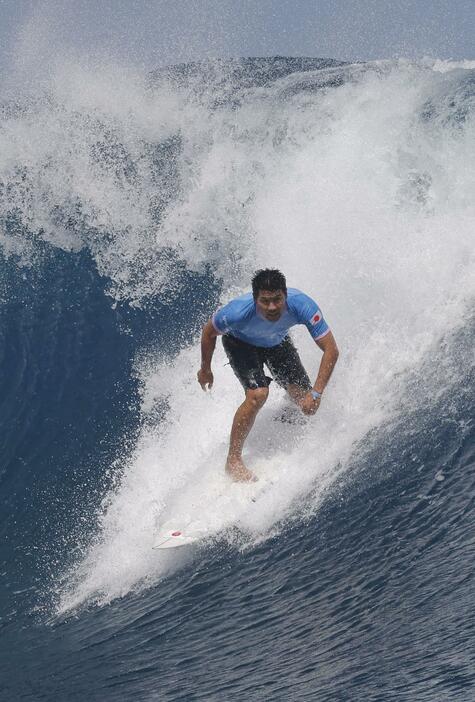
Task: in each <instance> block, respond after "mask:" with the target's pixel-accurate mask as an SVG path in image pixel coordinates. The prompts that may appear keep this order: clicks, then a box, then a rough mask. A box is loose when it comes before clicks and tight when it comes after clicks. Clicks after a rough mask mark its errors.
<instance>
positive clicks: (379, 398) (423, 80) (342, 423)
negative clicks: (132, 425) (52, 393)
mask: <svg viewBox="0 0 475 702" xmlns="http://www.w3.org/2000/svg"><path fill="white" fill-rule="evenodd" d="M463 69H464V70H463ZM470 69H471V66H470V65H468V64H465V65H464V66H459V65H454V66H449V65H448V64H446V63H444V65H443V66H442V64H440V63H437V62H436V63H435V64H430V63H429V62H427V61H426V62H421V63H420V64H415V63H414V62H399V63H388V62H382V63H375V64H373V65H371V66H367V67H362V66H355V67H353V68H351V67H350V68H346V69H345V71H344V72H345V75H346V76H347V78H349V79H348V80H346V82H344V84H342V85H340V86H339V87H326V88H323V89H320V90H310V89H309V86H310V85H311V83H312V80H313V81H314V82H315V83H316V74H304V75H300V76H295V75H294V76H290V77H288V78H284V79H281V80H280V81H279V82H278V83H277V84H275V85H274V86H271V87H268V88H259V89H255V90H248V91H247V92H246V93H245V94H243V95H242V96H240V99H241V103H240V105H238V106H236V105H235V104H233V105H232V106H231V105H228V106H226V104H224V105H221V106H220V107H219V108H213V109H212V108H211V107H210V104H211V102H212V101H213V99H214V98H215V97H216V95H215V94H213V95H210V94H206V93H201V94H197V93H193V92H192V91H189V90H188V89H185V88H184V87H182V88H177V87H176V86H175V87H173V86H172V85H171V84H167V83H166V82H165V83H162V84H161V85H160V87H157V89H155V90H151V89H149V88H148V87H147V86H146V85H145V81H143V79H141V78H140V76H137V75H136V74H134V73H133V72H131V71H123V70H122V69H119V68H117V67H114V66H110V65H109V66H107V67H105V68H104V67H102V68H101V70H98V69H97V68H96V70H94V71H90V70H88V68H87V66H86V67H85V66H84V65H83V66H78V65H76V64H75V65H73V64H64V65H63V66H62V67H61V69H60V70H57V71H56V73H54V75H53V76H52V78H51V83H50V86H49V91H50V93H49V98H48V99H46V98H41V99H37V100H35V101H33V100H32V99H30V102H29V107H28V109H27V110H26V111H22V110H15V109H13V108H12V112H11V113H10V115H9V116H8V117H5V119H4V120H3V122H2V128H1V130H0V154H1V157H0V179H1V180H2V181H3V182H4V183H10V190H9V200H8V202H7V201H6V200H5V197H4V199H3V201H2V203H1V204H2V211H3V214H5V213H6V212H7V209H8V207H10V211H11V213H13V214H14V215H15V217H16V218H17V220H18V221H19V222H20V223H21V224H22V225H24V226H25V227H28V228H29V230H30V232H33V234H35V236H36V239H35V237H33V238H32V237H31V236H23V234H22V230H21V229H18V228H17V230H16V231H15V232H12V230H11V229H10V230H8V229H7V228H6V227H4V228H3V233H2V235H1V243H2V245H3V247H4V250H5V251H6V252H8V253H14V254H15V255H17V256H20V257H22V259H23V262H24V263H28V262H31V260H32V253H33V252H34V249H35V241H37V240H38V238H43V239H45V240H47V241H48V242H50V243H51V244H53V245H54V246H59V247H61V248H66V249H70V250H73V251H74V250H77V249H78V248H81V247H88V248H89V250H90V251H91V253H92V255H93V256H94V258H95V261H96V264H97V267H98V270H99V271H100V273H101V274H103V275H106V276H107V277H108V278H109V280H110V286H111V293H112V294H114V295H115V296H116V297H125V298H129V299H133V300H135V301H136V302H137V303H138V304H140V302H141V301H142V300H143V299H145V298H147V296H149V295H150V294H154V295H156V294H162V295H163V296H166V293H167V290H169V289H170V287H171V286H173V284H174V279H173V275H171V273H172V270H171V269H170V264H169V263H164V261H163V258H160V256H157V253H159V252H160V251H161V250H162V248H163V247H164V246H165V247H168V248H169V249H171V250H172V251H173V252H175V254H176V256H178V257H179V258H181V259H182V260H183V261H184V262H185V263H186V265H187V267H188V268H189V269H192V270H200V269H201V268H202V267H203V266H204V265H208V264H209V265H210V266H211V268H212V270H213V271H214V272H215V274H216V275H217V276H218V277H220V278H222V280H223V287H224V293H223V296H224V297H229V295H230V294H231V291H233V292H234V291H236V289H239V288H243V289H244V288H245V286H247V285H248V281H249V277H250V275H251V274H252V272H253V270H255V269H256V268H257V267H260V266H276V267H280V268H281V269H282V270H283V271H284V272H285V274H286V276H287V279H288V283H289V285H291V286H295V287H299V288H301V289H303V290H304V291H305V292H307V293H308V294H310V295H312V296H314V297H315V298H316V299H317V300H318V302H319V303H320V305H321V306H322V309H323V311H324V314H325V316H326V317H327V319H328V321H329V323H330V325H331V327H332V329H333V331H334V334H335V337H336V339H337V341H338V344H339V346H340V349H341V358H340V361H339V363H338V367H337V369H336V371H335V375H334V378H333V379H332V381H331V384H330V386H329V388H328V390H327V392H326V393H325V398H324V401H323V403H322V406H321V409H320V411H319V412H318V414H317V416H316V417H315V418H313V419H312V420H311V421H310V422H309V424H308V425H307V428H306V429H302V430H301V429H298V430H296V433H294V431H292V430H291V429H289V427H286V426H285V425H281V424H279V423H277V422H275V421H274V420H273V417H274V415H276V414H278V412H279V407H280V406H281V404H282V402H283V397H282V393H281V392H280V391H279V390H278V389H277V388H274V387H273V388H272V391H271V396H270V399H269V401H268V404H267V406H266V407H265V408H264V410H263V411H262V413H261V414H260V416H259V417H258V420H257V422H256V426H255V428H254V430H253V433H252V435H251V437H250V439H249V442H248V444H247V447H246V452H247V453H246V456H247V461H248V464H249V466H250V467H251V468H253V469H254V470H255V471H256V473H258V474H259V475H260V476H261V478H262V480H261V484H262V485H264V484H265V485H264V487H263V488H262V490H261V491H260V492H259V489H258V488H253V489H255V490H257V494H256V495H255V501H252V499H251V497H252V495H250V494H249V491H250V490H251V488H248V487H245V486H232V485H228V484H227V483H226V481H225V479H224V476H223V463H224V459H225V454H226V447H227V440H228V433H229V427H230V424H231V420H232V416H233V413H234V411H235V408H236V406H237V405H238V403H239V402H240V398H241V389H240V386H239V384H238V383H237V381H236V380H235V378H234V377H233V374H232V372H231V370H230V368H229V367H228V366H225V365H224V364H225V360H226V359H225V357H224V354H223V352H222V350H221V348H220V345H219V344H218V350H217V353H216V357H215V362H214V370H215V376H216V380H215V387H214V389H213V392H212V393H211V395H206V394H204V393H203V392H202V391H201V389H200V388H199V386H198V384H197V382H196V375H195V374H196V370H197V366H198V362H199V348H198V344H197V343H193V344H192V346H191V347H190V348H186V349H184V350H183V351H182V352H181V353H180V354H179V355H178V357H177V358H175V359H174V361H173V363H172V364H170V363H165V362H163V363H159V362H157V361H155V360H154V359H153V358H149V359H147V361H141V362H140V363H139V369H138V370H139V372H140V374H141V377H142V385H143V413H144V416H147V415H149V414H150V415H151V416H153V412H151V410H153V407H154V406H155V405H156V403H159V402H160V401H162V400H166V402H167V404H168V406H169V410H168V413H167V415H166V418H165V421H163V422H161V423H158V424H157V425H154V424H153V422H150V421H148V422H146V423H145V425H144V426H145V427H146V428H144V430H143V432H142V435H141V437H140V439H139V441H138V444H137V446H136V448H135V450H134V451H133V452H132V454H131V455H130V456H128V457H127V460H126V461H125V467H124V472H123V478H122V481H121V483H120V487H119V488H118V489H116V490H114V491H113V492H111V494H110V495H108V496H107V498H106V500H105V503H104V508H103V513H102V516H101V519H100V529H99V533H98V534H97V535H96V538H95V539H94V540H93V542H92V543H91V545H90V547H89V549H87V551H86V553H85V555H84V558H83V560H82V561H81V563H79V565H78V566H77V568H76V569H75V571H74V572H73V573H71V574H70V575H69V576H68V579H67V583H66V586H65V589H64V591H63V592H62V594H61V605H60V611H63V612H64V611H67V610H69V609H71V608H72V607H75V606H77V605H79V604H81V603H83V602H85V601H88V600H90V599H91V598H92V599H95V600H96V601H98V602H107V601H110V600H111V599H112V598H114V597H118V596H121V595H123V594H125V593H127V592H130V591H131V590H133V589H136V588H138V587H142V586H143V585H144V584H145V585H150V584H153V583H156V582H157V581H159V580H160V578H162V577H164V576H165V575H166V574H167V573H168V572H170V570H172V571H173V570H175V569H176V568H177V567H179V566H180V565H183V563H185V562H186V561H187V559H188V558H190V557H191V555H190V554H189V553H187V552H186V551H185V552H184V551H181V552H179V551H173V552H171V553H166V554H163V553H161V552H156V551H153V550H152V544H153V540H154V534H155V531H156V528H157V526H158V525H159V524H160V523H163V521H165V520H167V519H169V518H170V517H172V516H173V515H177V514H178V515H180V518H182V519H183V520H185V519H192V520H194V519H200V520H202V519H204V520H205V521H207V526H208V527H209V529H210V532H211V533H213V534H214V535H215V536H217V537H218V538H224V539H226V538H228V539H233V540H234V542H235V540H236V533H240V534H241V535H242V543H243V544H247V545H249V544H252V543H255V542H256V541H260V540H262V539H265V538H267V536H269V535H270V534H272V533H274V532H275V530H276V529H278V528H279V524H281V522H282V520H283V519H285V517H287V516H289V515H295V514H296V513H298V511H299V505H300V501H301V499H302V497H304V496H305V495H307V494H308V493H309V491H310V489H311V488H312V487H315V485H318V486H319V490H317V492H316V495H317V497H316V500H317V502H318V500H319V499H321V495H322V494H323V491H324V490H325V488H326V487H327V486H328V485H329V484H330V483H331V481H332V480H333V479H334V477H335V475H336V473H337V472H338V471H342V470H345V468H346V466H347V465H348V464H349V461H350V458H351V455H352V451H353V449H354V446H355V444H356V443H357V442H359V441H361V440H362V439H363V438H364V437H365V436H366V435H367V433H368V432H369V431H370V430H371V429H373V428H374V427H377V426H378V425H379V424H380V423H382V422H384V421H386V420H387V419H388V418H389V417H390V416H391V413H392V412H394V408H395V406H396V402H395V401H396V400H397V398H398V394H399V392H400V391H401V389H402V388H403V386H404V374H405V372H406V371H408V370H413V369H414V368H417V367H418V365H419V364H420V363H421V362H422V361H423V359H424V358H425V357H426V356H427V354H428V353H430V352H431V349H433V347H434V344H435V343H436V342H437V340H438V339H439V338H440V337H441V336H442V335H444V334H450V333H451V332H452V331H453V330H455V329H456V328H457V327H458V326H459V325H461V324H463V319H464V313H465V311H466V309H467V306H468V305H469V304H470V303H471V301H472V300H473V296H474V279H475V276H474V275H473V230H474V222H475V203H474V199H473V192H475V173H474V169H473V163H474V157H475V154H474V148H475V122H474V119H473V95H472V96H470V95H469V94H468V92H467V90H468V84H467V83H466V82H465V77H466V76H467V75H469V73H470ZM338 71H339V69H329V71H328V72H327V73H328V77H330V76H333V77H337V76H338ZM320 77H321V73H320ZM299 85H300V88H299ZM304 88H305V89H304ZM167 140H168V141H167ZM173 140H175V141H174V142H173ZM164 143H167V144H168V147H167V148H171V147H170V144H172V143H174V144H175V147H173V148H176V150H175V151H173V148H172V150H169V151H166V150H165V151H164V152H161V153H162V161H161V166H160V168H158V170H157V166H156V158H157V148H159V147H160V145H163V144H164ZM163 154H164V155H163ZM154 159H155V160H154ZM150 203H153V204H154V206H157V205H158V206H159V208H160V218H159V219H157V217H156V213H155V214H154V208H153V207H151V206H150ZM68 218H71V219H70V220H69V221H68ZM71 220H73V221H76V222H77V221H78V220H79V224H77V225H76V224H71ZM210 312H211V310H210ZM184 323H186V321H184ZM295 338H296V340H297V344H298V346H299V349H300V350H301V353H302V357H303V359H304V361H305V364H306V366H307V368H308V369H309V371H310V374H311V375H312V376H314V375H315V374H316V371H317V368H318V362H319V353H318V351H317V350H316V349H315V347H314V345H313V343H312V342H311V340H310V338H309V337H308V335H306V332H305V330H297V331H296V333H295ZM231 527H233V529H231ZM236 528H237V529H238V532H236ZM238 541H239V539H238Z"/></svg>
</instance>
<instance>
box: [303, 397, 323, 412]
mask: <svg viewBox="0 0 475 702" xmlns="http://www.w3.org/2000/svg"><path fill="white" fill-rule="evenodd" d="M319 406H320V398H319V397H317V398H316V399H314V398H313V395H312V393H311V392H308V393H307V394H306V395H305V397H304V398H303V400H302V404H301V405H300V407H301V409H302V412H303V413H304V414H307V415H311V414H315V412H316V411H317V409H318V408H319Z"/></svg>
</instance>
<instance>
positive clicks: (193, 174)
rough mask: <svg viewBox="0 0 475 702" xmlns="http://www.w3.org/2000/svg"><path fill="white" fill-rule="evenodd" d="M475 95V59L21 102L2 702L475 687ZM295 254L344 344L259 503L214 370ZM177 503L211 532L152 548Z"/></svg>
mask: <svg viewBox="0 0 475 702" xmlns="http://www.w3.org/2000/svg"><path fill="white" fill-rule="evenodd" d="M474 100H475V67H474V65H473V64H471V63H469V62H465V63H460V64H454V63H447V62H437V61H435V62H434V61H431V62H429V61H426V62H421V63H414V62H405V61H399V62H374V63H370V64H356V65H347V64H343V63H341V62H337V61H323V60H318V59H285V58H275V59H248V60H243V61H223V62H213V63H207V64H192V65H186V66H185V65H184V66H176V67H173V68H171V69H167V70H166V71H162V72H157V73H155V74H153V75H151V76H147V77H146V78H144V77H143V76H140V75H137V74H135V73H134V72H133V71H131V70H129V69H127V68H124V67H123V66H120V67H119V66H114V65H111V64H108V65H104V66H98V65H94V66H93V65H87V64H86V63H84V64H77V63H75V64H74V65H73V64H69V63H67V62H64V63H63V64H62V65H61V66H60V67H59V68H57V69H56V70H55V71H54V72H52V74H51V76H50V78H49V82H48V84H47V85H42V88H41V92H40V91H38V92H36V93H34V92H32V91H31V89H30V90H29V92H26V91H21V90H20V89H18V94H17V95H15V94H13V96H12V95H10V97H9V98H8V99H5V100H4V101H3V103H2V107H1V114H0V119H1V122H0V221H1V228H0V247H1V254H0V269H1V272H2V276H1V287H0V314H1V319H2V324H1V325H0V355H1V358H2V371H3V372H2V374H1V378H0V390H1V394H0V397H1V398H2V401H1V405H0V418H1V422H2V444H1V459H2V460H1V464H0V481H1V486H2V495H3V501H2V505H3V508H2V522H1V524H2V536H3V538H2V541H1V544H0V559H1V565H2V568H1V572H2V585H3V587H2V597H1V601H0V617H1V619H0V624H1V627H2V643H1V644H0V646H1V647H2V651H1V656H0V658H1V663H0V666H1V670H2V680H3V683H2V687H3V689H4V691H5V692H4V693H3V694H4V695H6V696H5V697H4V699H18V700H23V699H25V700H27V699H32V700H39V699H47V700H63V699H71V700H76V699H77V700H83V699H84V698H85V697H86V696H87V697H88V698H89V699H92V700H95V699H97V700H99V699H100V700H128V699H130V700H132V699H134V700H155V699H170V700H172V699H173V700H179V699H183V700H185V699H196V700H198V699H200V700H201V699H202V700H238V699H239V700H241V699H252V700H268V699H272V700H294V699H302V700H307V699H308V700H329V699H334V700H340V699H341V700H346V699H351V700H360V699H361V700H363V699H364V700H381V699H384V700H385V701H388V700H398V701H400V700H408V701H409V700H411V701H412V700H414V699H417V700H430V701H433V700H440V699H444V700H457V701H459V700H472V699H473V697H474V694H475V692H474V689H475V675H474V663H475V661H474V655H473V651H474V650H475V645H474V644H475V631H474V624H473V617H472V616H471V610H472V602H473V573H472V571H473V555H474V546H473V536H472V535H473V529H474V526H475V521H474V510H473V495H474V477H473V476H474V472H473V465H474V455H475V440H474V439H475V436H474V429H473V407H474V387H475V386H474V358H473V346H474V332H475V320H474V317H473V300H474V297H475V295H474V293H475V291H474V287H475V276H474V265H473V264H474V260H473V256H474V254H473V230H474V222H475V201H474V198H473V192H474V191H475V171H474V169H473V163H474V161H475V153H474V152H475V119H474V111H473V108H474ZM267 266H269V267H278V268H281V269H282V270H283V271H284V272H285V274H286V277H287V281H288V284H289V285H291V286H294V287H298V288H301V289H303V290H304V291H305V292H307V293H308V294H310V295H312V296H313V297H315V298H316V299H317V300H318V302H319V303H320V305H321V307H322V309H323V311H324V314H325V317H326V318H327V320H328V321H329V323H330V326H331V327H332V330H333V332H334V334H335V337H336V339H337V341H338V344H339V347H340V350H341V357H340V361H339V363H338V367H337V370H336V371H335V374H334V377H333V378H332V381H331V384H330V386H329V387H328V389H327V392H326V393H325V401H324V403H322V406H321V409H320V411H319V412H318V414H317V415H316V417H315V418H314V419H313V421H312V422H311V424H309V425H307V426H306V427H305V428H300V427H299V428H296V427H292V426H287V425H281V424H280V423H277V422H276V421H274V419H275V417H276V416H278V415H279V413H280V412H281V411H282V407H283V406H285V398H284V397H283V396H282V393H281V392H280V391H279V390H278V389H277V388H273V389H272V393H271V396H270V398H269V401H268V402H267V404H266V407H265V408H264V409H263V410H262V412H261V413H260V415H259V417H258V420H257V422H256V425H255V427H254V430H253V433H252V435H251V437H250V439H249V441H248V444H247V447H246V451H247V453H246V460H247V462H248V464H249V466H250V467H251V468H253V469H254V470H255V472H256V473H257V474H258V475H259V476H260V478H261V481H260V482H261V484H262V485H263V486H264V487H263V488H262V489H257V488H256V489H255V490H256V491H255V492H254V493H252V494H250V492H251V490H250V489H249V488H248V487H246V486H237V485H229V484H227V483H226V481H225V479H224V476H223V463H224V458H225V455H226V449H227V440H228V433H229V428H230V423H231V420H232V416H233V413H234V411H235V408H236V406H237V405H238V403H239V402H240V397H241V389H240V386H239V384H238V383H237V381H236V380H235V378H234V377H233V374H232V372H231V371H230V369H229V367H228V366H226V365H225V363H226V358H225V355H224V353H223V351H222V349H221V346H220V345H219V344H218V348H217V351H216V356H215V360H214V372H215V387H214V389H213V392H212V394H211V395H209V394H204V393H202V391H201V389H200V387H199V386H198V384H197V383H196V379H195V374H196V370H197V365H198V362H199V331H200V328H201V325H202V324H203V323H204V322H205V321H206V319H207V318H208V317H209V315H210V314H211V312H212V311H213V309H215V307H216V306H217V305H218V304H219V303H222V302H225V301H226V300H228V299H230V298H231V297H233V296H234V295H236V294H238V293H240V292H242V291H244V290H246V289H248V287H249V280H250V277H251V275H252V273H253V271H254V270H255V269H256V268H259V267H267ZM295 340H296V343H297V345H298V347H299V350H300V351H301V356H302V358H303V360H304V362H305V365H306V366H307V368H308V370H309V371H310V374H311V375H314V374H315V373H316V371H317V368H318V362H319V355H318V354H316V353H315V348H314V345H313V344H312V342H311V340H310V339H309V338H308V336H306V332H305V330H303V332H302V331H301V330H297V331H296V332H295ZM251 498H252V499H251ZM170 518H176V519H179V520H182V521H183V522H185V521H186V520H188V521H190V520H191V521H197V520H198V521H201V522H203V523H204V525H205V526H206V527H207V529H208V530H209V533H210V535H211V536H210V538H209V539H208V540H206V541H204V542H203V543H202V544H200V545H199V546H198V547H194V548H190V549H183V550H179V551H169V552H157V551H154V550H153V549H152V546H153V543H154V539H155V534H156V532H157V529H159V527H160V525H161V524H163V523H164V522H166V521H167V520H169V519H170Z"/></svg>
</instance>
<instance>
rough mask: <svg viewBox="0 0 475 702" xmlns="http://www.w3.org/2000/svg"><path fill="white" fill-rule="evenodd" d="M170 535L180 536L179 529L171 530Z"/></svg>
mask: <svg viewBox="0 0 475 702" xmlns="http://www.w3.org/2000/svg"><path fill="white" fill-rule="evenodd" d="M172 536H181V531H173V532H172Z"/></svg>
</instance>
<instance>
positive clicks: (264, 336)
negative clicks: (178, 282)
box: [198, 268, 338, 481]
mask: <svg viewBox="0 0 475 702" xmlns="http://www.w3.org/2000/svg"><path fill="white" fill-rule="evenodd" d="M295 324H305V326H306V327H307V329H308V331H309V332H310V335H311V336H312V338H313V339H314V341H315V343H316V344H317V346H318V347H319V348H320V349H321V350H322V351H323V356H322V358H321V361H320V367H319V370H318V375H317V379H316V380H315V383H314V384H313V386H312V384H311V382H310V379H309V377H308V375H307V373H306V371H305V368H304V367H303V365H302V362H301V360H300V358H299V355H298V353H297V349H296V348H295V346H294V345H293V343H292V341H291V339H290V337H289V336H288V331H289V329H290V327H292V326H294V325H295ZM219 335H222V341H223V346H224V350H225V352H226V355H227V357H228V358H229V362H230V365H231V367H232V369H233V371H234V373H235V375H236V377H237V378H238V380H239V381H240V383H241V385H242V386H243V388H244V392H245V394H246V397H245V400H244V402H243V403H242V404H241V405H240V407H238V409H237V411H236V414H235V415H234V420H233V424H232V428H231V438H230V443H229V453H228V457H227V461H226V471H227V473H228V474H229V475H230V476H231V477H232V478H233V480H236V481H249V480H255V479H256V478H255V476H254V474H253V473H252V472H251V471H250V470H249V469H248V468H246V466H245V465H244V463H243V460H242V449H243V446H244V442H245V440H246V438H247V436H248V434H249V432H250V430H251V428H252V425H253V424H254V420H255V418H256V416H257V413H258V412H259V410H260V409H261V407H262V406H263V405H264V403H265V401H266V400H267V396H268V394H269V383H270V382H271V381H272V379H274V380H275V381H276V382H277V383H278V384H279V385H280V386H282V387H283V388H285V390H286V391H287V393H288V395H289V396H290V398H291V399H292V401H293V402H294V403H295V404H296V405H297V406H298V407H299V408H300V409H301V411H302V412H303V413H304V414H305V415H313V414H315V412H316V411H317V410H318V408H319V406H320V402H321V399H322V395H323V391H324V390H325V387H326V385H327V383H328V381H329V379H330V376H331V374H332V371H333V368H334V366H335V363H336V361H337V359H338V348H337V345H336V343H335V339H334V338H333V334H332V333H331V331H330V329H329V327H328V325H327V323H326V322H325V320H324V318H323V316H322V313H321V310H320V308H319V307H318V305H317V303H316V302H314V300H312V298H310V297H308V295H305V293H303V292H301V291H300V290H297V289H296V288H289V289H287V283H286V280H285V276H284V275H283V273H281V272H280V271H278V270H275V269H270V268H266V269H264V270H259V271H257V272H256V273H255V275H254V277H253V279H252V293H247V294H246V295H242V296H241V297H238V298H235V299H234V300H231V302H228V304H227V305H224V307H221V308H220V309H218V310H217V311H216V312H215V313H214V315H213V316H212V318H211V319H210V320H209V321H208V322H207V323H206V324H205V326H204V327H203V332H202V336H201V368H200V370H199V371H198V382H199V383H200V385H201V387H202V388H203V390H206V389H208V390H209V389H211V387H212V385H213V373H212V371H211V359H212V357H213V353H214V350H215V347H216V338H217V337H218V336H219ZM264 364H265V365H266V366H267V368H268V369H269V371H270V373H271V374H272V376H273V378H270V377H268V376H266V375H265V373H264Z"/></svg>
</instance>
